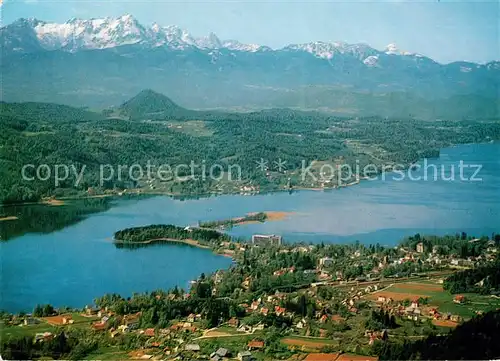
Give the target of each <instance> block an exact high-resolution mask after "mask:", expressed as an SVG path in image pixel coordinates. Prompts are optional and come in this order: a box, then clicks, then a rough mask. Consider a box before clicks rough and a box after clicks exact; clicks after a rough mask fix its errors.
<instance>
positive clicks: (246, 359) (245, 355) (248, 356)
mask: <svg viewBox="0 0 500 361" xmlns="http://www.w3.org/2000/svg"><path fill="white" fill-rule="evenodd" d="M238 360H240V361H251V360H252V353H251V352H249V351H241V352H238Z"/></svg>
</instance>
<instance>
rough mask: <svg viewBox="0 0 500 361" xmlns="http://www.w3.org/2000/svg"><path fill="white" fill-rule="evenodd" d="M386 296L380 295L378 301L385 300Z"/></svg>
mask: <svg viewBox="0 0 500 361" xmlns="http://www.w3.org/2000/svg"><path fill="white" fill-rule="evenodd" d="M385 300H386V298H385V297H384V296H378V298H377V302H385Z"/></svg>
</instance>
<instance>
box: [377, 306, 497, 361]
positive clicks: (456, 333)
mask: <svg viewBox="0 0 500 361" xmlns="http://www.w3.org/2000/svg"><path fill="white" fill-rule="evenodd" d="M498 340H500V311H498V310H497V311H492V312H488V313H486V314H484V315H481V316H477V317H475V318H473V319H471V320H470V321H468V322H465V323H464V324H462V325H459V326H458V327H457V328H456V329H455V330H453V331H452V332H451V333H449V334H448V335H444V336H429V337H427V338H425V339H423V340H418V341H411V340H405V342H404V343H396V342H391V341H383V342H377V343H376V344H375V345H374V351H375V352H376V353H377V354H378V355H379V356H380V359H381V360H415V359H418V360H493V359H495V358H497V357H498V356H499V355H500V343H499V342H498Z"/></svg>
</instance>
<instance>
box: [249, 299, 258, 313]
mask: <svg viewBox="0 0 500 361" xmlns="http://www.w3.org/2000/svg"><path fill="white" fill-rule="evenodd" d="M259 306H260V302H259V301H253V302H252V304H251V305H250V308H251V309H252V310H254V311H255V310H257V309H258V308H259Z"/></svg>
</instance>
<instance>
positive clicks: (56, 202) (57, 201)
mask: <svg viewBox="0 0 500 361" xmlns="http://www.w3.org/2000/svg"><path fill="white" fill-rule="evenodd" d="M492 143H500V140H490V141H485V142H474V143H459V144H450V145H448V146H447V147H444V148H440V149H439V152H440V154H441V151H442V150H443V149H446V148H456V147H459V146H465V145H476V144H477V145H481V144H492ZM423 159H425V158H419V159H417V160H415V161H413V162H410V163H408V165H407V167H406V168H405V170H406V169H410V168H411V167H413V166H414V165H415V164H417V163H418V162H421V161H422V160H423ZM432 159H439V157H437V158H432ZM393 172H394V171H393V170H391V171H389V173H393ZM377 176H378V174H377ZM363 180H368V181H371V180H374V179H371V178H369V177H360V178H359V179H356V180H354V181H352V182H350V183H346V184H341V185H335V186H333V187H306V186H304V187H295V188H281V189H272V190H263V191H257V192H252V193H242V192H241V191H240V190H235V191H229V192H222V193H221V192H215V191H211V192H210V191H209V192H201V193H196V194H183V193H172V192H168V191H158V190H157V191H148V190H143V189H141V188H135V189H130V190H127V192H126V193H124V192H123V191H120V192H116V193H109V194H95V195H86V196H69V197H60V198H51V199H47V198H45V199H41V200H39V201H36V202H13V203H0V207H9V206H25V205H52V206H62V205H64V204H65V201H71V200H75V201H78V200H85V199H93V198H110V197H111V198H114V197H115V198H118V197H122V196H124V195H125V196H141V195H143V196H167V197H172V198H175V197H187V198H196V197H211V196H222V195H242V196H248V195H252V196H254V195H262V194H273V193H280V192H294V191H315V192H320V191H331V190H338V189H342V188H347V187H352V186H355V185H358V184H361V183H362V181H363Z"/></svg>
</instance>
